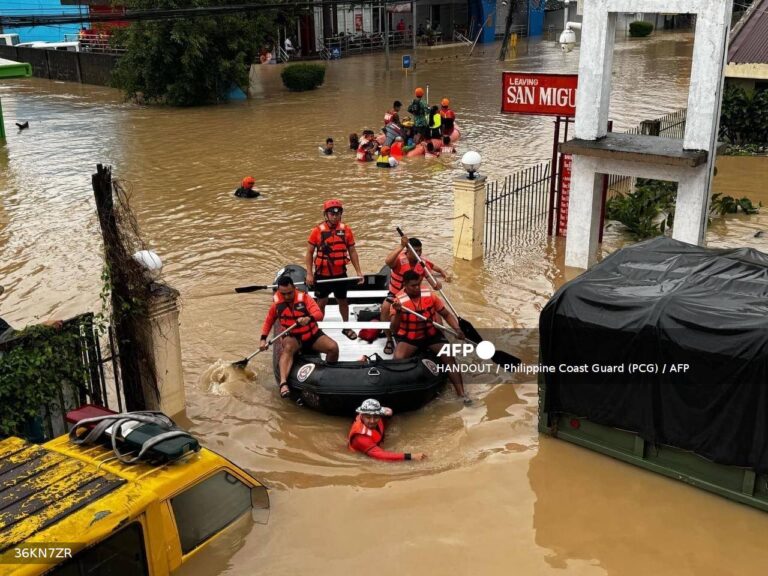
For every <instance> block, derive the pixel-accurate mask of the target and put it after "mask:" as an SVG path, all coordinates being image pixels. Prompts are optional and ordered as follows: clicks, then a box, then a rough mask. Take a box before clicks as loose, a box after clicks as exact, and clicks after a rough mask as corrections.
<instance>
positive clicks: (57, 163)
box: [0, 34, 768, 575]
mask: <svg viewBox="0 0 768 576" xmlns="http://www.w3.org/2000/svg"><path fill="white" fill-rule="evenodd" d="M617 48H618V49H617V53H616V57H615V62H614V90H613V95H612V102H611V117H612V118H613V119H614V120H615V122H616V126H617V129H623V128H628V127H630V126H634V125H636V124H637V123H638V122H639V121H641V120H643V119H647V118H655V117H657V116H660V115H662V114H665V113H667V112H671V111H673V110H675V109H678V108H681V107H684V106H685V105H686V92H687V86H688V78H689V75H690V54H691V48H692V40H691V37H690V35H685V34H674V35H666V34H658V35H655V36H654V37H652V38H649V39H643V40H642V41H636V40H624V39H619V40H618V46H617ZM494 55H495V49H491V48H488V49H486V51H485V53H484V54H481V55H480V56H478V57H473V58H472V59H471V60H470V59H469V58H467V56H466V50H465V49H463V48H462V49H460V50H459V49H456V50H451V49H443V50H436V51H429V52H425V53H424V55H422V54H420V55H419V56H420V62H423V60H424V58H429V62H427V63H423V64H420V65H419V69H418V72H417V73H416V75H415V76H413V75H409V76H407V77H406V76H405V75H403V74H402V73H401V72H400V71H399V70H395V71H393V72H392V73H391V74H389V75H387V74H386V73H385V72H384V66H383V57H382V56H370V57H359V58H352V59H345V60H342V61H337V62H331V63H330V64H329V66H328V73H327V77H326V78H327V79H326V84H325V85H324V86H323V87H322V88H321V89H320V90H319V91H317V92H312V93H307V94H290V93H288V92H286V91H285V90H284V89H283V88H282V86H281V83H280V78H279V72H280V69H279V68H278V67H269V66H265V67H259V68H256V69H255V70H254V71H253V74H252V88H253V91H254V94H255V96H256V97H255V98H254V99H252V100H250V101H248V102H244V103H233V104H230V105H226V106H219V107H208V108H192V109H164V108H143V107H139V106H135V105H131V104H125V103H123V102H122V101H121V100H120V98H119V95H118V94H117V93H115V92H113V91H111V90H108V89H100V88H92V87H81V86H77V85H72V84H61V83H53V82H46V81H41V80H37V79H33V80H24V81H10V82H4V83H3V84H2V85H0V97H2V99H3V106H4V111H5V116H6V119H7V121H8V122H12V121H14V120H16V119H18V120H29V121H30V129H29V130H26V131H24V132H23V133H21V134H15V133H14V132H13V131H11V132H10V134H9V138H8V144H7V145H6V146H4V147H0V168H2V170H1V171H0V254H2V256H1V257H0V278H2V283H3V284H4V285H5V286H6V287H7V288H8V290H7V292H6V294H4V295H3V296H2V298H1V299H0V313H1V314H2V316H3V317H4V318H6V319H7V320H9V321H10V322H11V323H13V324H16V325H23V324H25V323H30V322H33V321H35V319H37V318H46V317H49V316H59V317H63V316H68V315H73V314H76V313H79V312H83V311H86V310H92V309H97V308H98V305H99V304H98V302H99V298H98V294H99V289H100V269H101V257H100V249H101V246H100V239H99V234H98V225H97V221H96V215H95V214H96V212H95V209H94V205H93V199H92V193H91V190H90V174H91V173H92V172H93V170H94V166H95V164H96V163H98V162H102V163H107V164H112V165H114V167H115V174H116V176H117V177H119V178H120V179H122V181H123V182H124V183H126V184H127V185H128V187H129V189H131V190H132V191H133V207H134V209H135V211H136V212H137V214H138V216H139V219H140V222H141V226H142V229H143V231H144V234H145V236H146V239H147V240H148V241H149V242H150V243H151V245H152V246H153V247H154V248H155V249H156V250H157V251H158V252H159V253H160V254H161V255H162V257H163V259H164V261H165V263H166V267H165V277H166V280H167V281H168V282H169V283H170V284H172V285H173V286H175V287H176V288H178V289H179V290H181V292H182V294H183V295H184V297H185V300H184V309H183V313H182V342H183V347H184V349H183V361H184V368H185V374H186V381H187V400H188V410H187V417H188V418H189V422H188V424H189V425H190V426H191V428H192V429H193V431H194V432H195V434H197V435H198V436H199V437H201V439H202V440H203V442H204V443H205V445H207V446H209V447H211V448H213V449H216V450H218V451H220V452H221V453H223V454H224V455H226V456H227V457H229V458H231V459H233V460H234V461H236V462H238V463H239V464H240V465H242V466H244V467H245V468H248V469H250V470H252V471H253V472H254V474H256V475H257V476H258V477H260V478H263V479H265V481H266V482H267V483H268V484H269V485H270V486H271V487H272V488H273V489H274V490H273V491H272V503H273V512H272V517H271V520H270V524H269V526H268V527H266V528H265V527H261V526H255V527H252V526H250V524H244V525H243V526H238V529H237V530H235V531H233V532H232V533H231V534H230V535H229V536H228V537H227V538H224V539H222V540H221V541H218V542H217V543H216V545H215V546H214V548H213V550H211V551H210V552H208V553H206V554H201V555H199V557H197V558H195V561H194V563H193V564H191V565H190V566H188V567H187V568H186V569H185V573H192V574H249V575H250V574H254V573H259V574H270V575H271V574H289V573H295V572H297V571H306V570H311V571H312V572H313V573H316V574H339V573H340V572H343V571H350V570H355V569H359V568H360V567H363V566H366V567H367V566H370V564H371V560H372V559H373V561H374V562H377V563H379V562H380V563H381V564H382V566H386V569H387V570H393V571H396V572H398V573H404V574H415V573H419V574H433V573H437V572H438V571H442V572H445V573H450V574H456V573H460V574H509V573H510V572H512V571H514V572H515V573H520V574H548V573H562V572H563V570H567V571H568V573H574V574H606V573H607V574H622V575H623V574H630V575H632V574H638V575H639V574H643V575H647V574H649V573H655V574H674V575H678V574H723V573H739V574H750V573H757V570H758V567H761V566H765V565H766V561H768V553H767V552H765V548H764V546H763V545H762V539H761V538H760V537H759V536H758V535H759V534H761V533H762V532H764V531H765V529H766V528H768V520H767V519H766V517H765V516H764V515H761V514H759V513H756V512H754V511H752V510H750V509H748V508H745V507H741V506H737V505H734V504H731V503H729V502H727V501H725V500H722V499H720V498H717V497H714V496H710V495H708V494H705V493H702V492H699V491H696V490H693V489H691V488H688V487H686V486H683V485H682V484H676V483H674V482H672V481H668V480H665V479H662V478H659V477H656V476H653V475H651V474H648V473H646V472H643V471H640V470H638V469H635V468H632V467H629V466H626V465H623V464H620V463H618V462H614V461H612V460H610V459H608V458H605V457H602V456H598V455H596V454H591V453H589V452H587V451H584V450H581V449H579V448H576V447H574V446H570V445H566V444H563V443H560V442H557V441H553V440H548V439H541V440H540V439H539V437H538V434H537V432H536V409H537V394H536V387H535V383H534V382H532V381H530V379H528V380H526V379H525V378H519V379H518V382H517V383H516V384H515V385H514V386H512V385H490V384H484V385H477V386H472V387H470V391H471V393H472V394H473V395H474V396H475V397H476V398H477V399H478V401H477V402H476V403H475V405H474V406H472V407H468V408H465V407H463V406H462V405H460V404H458V403H457V402H456V401H455V399H454V398H453V395H452V393H451V392H450V391H448V392H446V394H445V396H444V397H443V398H440V399H438V400H437V401H436V402H434V403H432V404H430V405H429V406H427V407H426V408H425V409H424V410H422V411H420V412H418V413H416V414H406V415H402V416H400V417H398V418H396V419H395V421H394V423H393V426H392V428H391V433H389V434H388V439H387V446H391V447H397V448H401V449H407V450H424V451H426V452H427V453H428V454H429V459H428V460H427V461H426V462H423V463H402V464H397V465H393V464H385V463H378V462H373V461H367V460H365V459H363V458H361V457H359V456H357V455H354V454H351V453H350V452H348V451H347V450H346V448H345V434H346V429H347V425H348V423H347V422H346V421H344V420H339V419H336V418H330V417H326V416H323V415H318V414H314V413H311V412H309V411H307V410H303V409H300V408H298V407H295V406H292V405H290V404H286V403H284V402H282V401H280V399H279V398H278V396H277V394H276V388H275V386H274V381H273V378H272V369H271V365H270V361H269V358H268V357H267V355H266V354H265V355H262V356H260V357H258V358H257V359H255V360H254V361H253V362H252V363H251V365H250V369H251V372H250V373H248V372H244V371H237V372H236V373H235V372H233V371H231V369H229V368H228V366H227V362H230V361H232V360H236V359H239V358H242V357H243V356H244V355H246V354H248V353H249V352H251V351H253V350H255V349H256V347H257V341H258V332H259V327H260V323H261V321H262V319H263V316H264V314H265V312H266V309H267V306H268V303H269V299H268V295H267V294H260V293H256V294H249V295H240V296H236V295H234V294H230V295H218V296H211V294H220V293H222V292H225V291H228V290H231V289H232V288H234V287H235V286H239V285H243V284H251V283H263V282H265V281H266V280H270V279H271V278H272V276H273V274H274V273H275V271H276V270H277V269H278V268H279V267H280V266H282V265H283V264H285V263H288V262H300V261H301V259H302V256H303V253H304V249H305V247H306V238H307V234H308V232H309V229H310V228H311V226H312V225H313V224H315V223H317V222H318V221H319V219H320V218H321V215H320V204H321V202H322V200H324V199H325V198H327V197H330V196H338V197H340V198H342V199H343V200H344V201H345V203H346V206H347V210H346V211H345V220H346V221H347V222H348V223H349V224H350V225H351V226H352V227H353V229H354V230H355V231H356V234H357V237H358V246H359V251H360V254H361V260H362V264H363V267H364V269H365V270H366V271H369V272H372V271H376V270H378V269H379V268H380V267H381V265H382V261H383V258H384V256H385V255H386V253H387V252H388V251H389V250H390V249H391V248H392V247H393V246H395V245H396V243H397V235H396V233H395V226H397V225H400V226H402V227H403V228H404V229H405V230H406V231H407V232H408V233H409V234H411V235H414V236H419V237H421V238H422V239H423V240H424V241H425V252H427V253H428V254H430V256H431V257H432V258H433V259H435V260H436V261H437V262H439V263H441V264H442V265H445V266H447V267H448V268H450V269H452V271H453V273H454V276H455V281H454V283H453V284H452V285H451V286H449V288H448V291H449V294H450V296H451V299H452V301H453V303H454V304H455V305H456V306H457V308H458V309H459V310H461V311H462V313H463V314H464V315H465V316H466V317H467V318H470V319H472V321H473V323H475V324H476V325H477V326H492V325H496V326H498V325H499V324H501V325H503V326H505V327H510V328H527V329H532V328H535V327H536V326H537V322H538V314H539V311H540V310H541V308H542V307H543V306H544V304H545V303H546V301H547V300H548V298H549V297H550V296H551V294H552V293H553V291H554V290H555V289H556V288H557V287H558V286H559V285H560V284H561V283H562V282H563V281H565V280H566V279H568V278H569V277H571V275H572V274H573V272H572V271H568V270H566V269H565V268H564V266H563V252H564V245H563V244H562V243H561V242H560V241H552V240H548V239H546V238H545V237H544V236H543V235H542V234H530V235H528V236H525V237H524V238H522V239H521V240H520V241H519V242H517V243H516V244H515V245H514V246H510V247H509V249H508V250H506V251H504V252H502V253H499V254H497V255H495V256H493V257H491V258H488V259H486V260H485V261H484V262H473V263H466V262H459V261H454V260H453V258H452V255H451V252H450V245H451V243H450V239H451V233H452V221H451V220H450V218H451V216H452V205H451V193H450V184H451V180H452V179H453V178H455V177H457V176H461V174H462V172H461V171H460V170H457V168H456V160H455V159H454V158H441V159H440V160H438V161H434V162H428V161H425V160H423V159H416V160H414V161H406V163H404V165H403V166H401V167H399V168H398V169H395V170H389V171H383V170H377V169H376V168H375V167H373V166H361V165H359V164H357V163H355V162H354V161H353V160H352V158H351V156H350V154H349V152H347V151H345V141H346V136H347V134H348V133H350V132H358V133H359V132H360V131H361V130H362V129H363V128H368V127H369V128H372V129H377V128H378V126H379V124H380V122H381V118H382V116H383V112H384V111H385V110H386V109H387V108H388V107H389V106H390V105H391V102H392V101H393V100H395V99H400V100H402V101H403V102H405V103H406V104H407V102H408V100H409V95H410V94H411V93H412V90H413V88H415V87H416V86H417V85H423V86H426V84H429V86H430V100H432V101H436V100H437V99H439V98H442V97H449V98H450V99H451V101H452V106H453V108H454V109H455V110H456V112H457V116H458V120H457V122H458V124H459V126H460V128H461V130H462V134H463V138H462V140H461V141H460V142H459V153H461V152H464V151H467V150H469V149H474V150H478V151H479V152H480V153H481V154H482V156H483V159H484V160H483V166H482V168H481V172H482V173H484V174H486V175H487V176H488V177H489V179H495V178H501V177H503V176H505V175H507V174H509V173H511V172H514V171H516V170H518V169H521V168H524V167H527V166H529V165H531V164H533V163H537V162H540V161H542V160H546V159H547V158H548V157H549V155H550V151H551V135H552V122H551V120H550V119H547V118H536V117H523V116H502V115H500V114H499V113H498V110H499V109H500V96H501V94H500V91H501V90H500V76H501V71H502V70H505V69H506V70H530V71H549V72H575V71H576V69H577V64H578V51H575V52H573V53H571V54H565V55H564V54H562V53H561V52H560V51H559V49H558V48H557V47H556V46H554V45H553V44H552V43H544V42H538V43H537V42H532V43H531V44H530V45H526V44H525V43H522V44H521V45H520V46H519V47H518V50H517V54H516V55H515V58H514V60H511V61H509V62H506V63H498V62H497V61H496V60H495V59H494ZM393 62H394V59H393ZM328 136H332V137H333V138H334V139H335V140H336V143H337V154H336V155H335V156H334V157H332V158H324V157H321V156H320V155H319V154H318V151H317V146H318V145H319V144H320V143H322V142H323V141H324V140H325V138H326V137H328ZM729 161H730V160H729ZM762 166H763V168H762V169H763V170H765V164H762ZM727 172H728V168H727V167H724V168H723V169H722V170H721V172H720V175H719V176H718V180H717V181H716V189H717V190H720V187H722V190H723V191H724V192H726V191H727V190H732V189H733V190H735V188H734V186H736V188H738V187H739V186H742V187H744V188H747V189H749V188H751V186H752V185H751V184H749V183H747V182H743V183H742V184H741V185H734V184H733V182H734V179H733V178H730V177H726V176H725V174H726V173H727ZM738 172H740V169H739V168H738V167H734V169H733V170H731V173H738ZM247 174H252V175H253V176H254V177H255V178H256V180H257V188H258V189H259V190H261V191H262V192H263V197H262V198H260V199H258V200H255V201H239V200H236V199H234V198H233V197H232V190H233V189H234V188H235V187H236V185H237V183H238V181H239V180H240V178H242V177H243V176H245V175H247ZM758 182H765V177H764V176H763V177H762V180H761V181H758ZM731 195H736V194H735V193H732V194H731ZM739 195H741V193H739ZM748 195H750V194H748ZM751 196H752V197H753V199H754V200H761V199H762V198H761V197H760V196H758V195H757V194H756V193H755V194H751ZM765 228H768V222H767V221H766V217H765V216H763V215H760V216H757V217H752V218H746V217H740V216H737V217H734V218H726V219H723V220H720V221H718V222H716V223H715V224H714V225H713V226H712V228H711V229H710V236H709V239H710V243H711V244H714V245H743V244H745V243H747V244H750V245H755V246H757V247H760V248H761V249H768V246H764V245H763V244H764V243H765V242H766V240H764V239H762V238H759V237H758V238H755V237H754V234H755V233H756V232H758V231H760V230H761V229H765ZM625 242H627V239H626V238H625V237H624V236H623V235H622V234H621V233H620V232H619V231H617V230H609V231H608V233H607V234H606V238H605V244H604V247H603V248H604V250H605V252H606V253H607V252H611V251H613V250H615V249H616V248H617V247H619V246H621V245H622V244H623V243H625ZM518 344H519V349H516V350H513V351H514V353H515V354H517V355H519V356H522V357H523V358H524V359H525V360H526V361H533V360H534V359H535V358H536V356H537V342H536V340H535V338H521V339H520V341H519V342H518ZM683 519H684V525H685V526H686V528H685V529H683V530H680V529H678V528H677V527H678V526H680V524H681V522H683ZM366 526H367V527H370V528H369V529H370V531H371V534H372V536H371V537H370V538H365V537H363V536H362V534H363V533H364V530H365V528H366ZM377 568H378V567H377Z"/></svg>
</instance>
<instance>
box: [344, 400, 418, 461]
mask: <svg viewBox="0 0 768 576" xmlns="http://www.w3.org/2000/svg"><path fill="white" fill-rule="evenodd" d="M382 416H387V417H389V416H392V409H391V408H385V407H383V406H382V405H381V404H379V401H378V400H374V399H372V398H371V399H368V400H366V401H365V402H363V403H362V405H361V406H360V407H359V408H358V409H357V417H356V418H355V421H354V422H353V423H352V427H351V428H350V429H349V434H348V435H347V446H349V449H350V450H352V451H354V452H362V453H363V454H365V455H366V456H370V457H371V458H376V459H377V460H393V461H397V460H424V458H426V457H427V455H426V454H424V453H423V452H413V453H410V452H387V451H386V450H383V449H382V448H381V447H380V446H379V444H381V441H382V440H384V428H385V426H384V420H383V419H382Z"/></svg>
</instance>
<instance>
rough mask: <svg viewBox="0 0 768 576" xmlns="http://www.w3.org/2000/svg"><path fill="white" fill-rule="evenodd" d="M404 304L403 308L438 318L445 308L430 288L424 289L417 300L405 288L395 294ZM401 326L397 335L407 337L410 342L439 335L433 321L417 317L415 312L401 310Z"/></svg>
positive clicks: (434, 318) (430, 317)
mask: <svg viewBox="0 0 768 576" xmlns="http://www.w3.org/2000/svg"><path fill="white" fill-rule="evenodd" d="M395 298H397V299H398V300H399V301H400V304H402V306H403V308H408V309H409V310H413V311H414V312H418V313H419V314H421V315H422V316H424V317H425V318H428V319H429V320H432V321H433V322H434V321H435V320H437V317H438V316H439V313H440V311H441V310H443V309H444V308H445V304H443V301H442V300H440V298H438V297H437V296H435V295H434V294H432V292H431V291H430V290H426V289H422V290H421V295H420V297H419V298H416V300H412V299H411V298H410V297H409V296H408V294H406V293H405V290H401V291H400V292H398V293H397V294H396V295H395ZM400 315H401V317H400V327H399V328H398V330H397V337H398V338H402V339H405V340H407V341H410V342H417V341H419V340H424V339H426V338H433V337H435V336H437V335H438V329H437V328H435V326H434V325H433V324H432V322H425V321H424V320H422V319H421V318H417V317H416V316H414V315H413V314H410V313H408V312H406V311H405V310H402V311H400Z"/></svg>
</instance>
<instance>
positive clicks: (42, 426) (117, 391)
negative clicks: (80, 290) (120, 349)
mask: <svg viewBox="0 0 768 576" xmlns="http://www.w3.org/2000/svg"><path fill="white" fill-rule="evenodd" d="M57 330H60V331H61V332H69V333H71V334H73V335H75V336H76V337H75V338H74V339H73V340H72V342H73V346H72V348H71V349H68V350H58V351H57V354H71V355H72V357H73V358H74V360H75V361H74V362H72V371H71V373H68V374H66V375H64V377H63V378H61V379H60V380H59V381H58V382H56V384H57V392H56V397H55V398H53V399H51V400H50V401H49V402H48V403H47V404H45V405H43V406H41V407H40V410H39V412H38V416H37V417H36V418H32V419H29V420H28V421H27V423H26V424H25V426H24V429H23V430H20V431H19V433H20V434H22V435H24V436H25V437H27V439H29V440H31V441H33V442H42V441H45V440H49V439H51V438H53V437H55V436H58V435H60V434H62V433H64V432H66V430H67V422H66V413H67V412H68V411H69V410H71V409H73V408H77V407H78V406H81V405H83V404H95V405H97V406H104V407H105V408H110V407H112V408H116V409H117V411H118V412H122V409H123V405H124V399H123V392H122V386H121V385H120V380H121V379H120V371H119V367H118V363H117V356H116V355H115V354H114V353H113V350H114V349H115V346H114V336H113V334H112V329H111V327H108V328H107V330H106V334H105V335H104V336H105V337H106V338H107V349H108V352H109V353H108V354H107V355H106V356H105V355H104V354H103V352H102V344H101V342H100V338H101V330H100V329H99V328H98V326H97V324H96V323H95V322H94V315H93V313H90V312H89V313H86V314H81V315H79V316H75V317H74V318H70V319H68V320H66V321H64V322H63V325H62V327H61V328H59V329H57ZM25 345H29V344H28V343H26V342H25V336H24V333H23V332H22V333H20V334H19V336H18V337H16V338H11V339H9V340H7V341H5V342H2V343H0V356H1V355H2V354H3V352H7V351H10V350H11V349H13V348H15V347H17V346H25ZM45 371H46V367H45V366H41V367H40V375H39V376H40V377H42V378H45V377H46V375H45ZM58 376H61V374H59V375H58ZM0 410H2V407H0Z"/></svg>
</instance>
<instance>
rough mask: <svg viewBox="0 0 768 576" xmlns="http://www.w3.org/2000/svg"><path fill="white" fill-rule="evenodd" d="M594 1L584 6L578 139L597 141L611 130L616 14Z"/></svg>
mask: <svg viewBox="0 0 768 576" xmlns="http://www.w3.org/2000/svg"><path fill="white" fill-rule="evenodd" d="M594 4H595V3H593V2H587V3H586V4H585V6H584V23H583V25H582V28H581V54H582V58H581V60H580V61H579V89H578V90H577V91H576V110H578V114H576V129H575V136H576V138H581V139H583V140H597V139H598V138H602V137H603V136H605V135H606V133H607V131H608V110H609V107H610V102H611V73H612V68H613V44H614V41H615V40H614V33H615V31H616V13H615V12H606V11H604V10H600V9H599V8H598V7H597V6H595V5H594Z"/></svg>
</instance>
